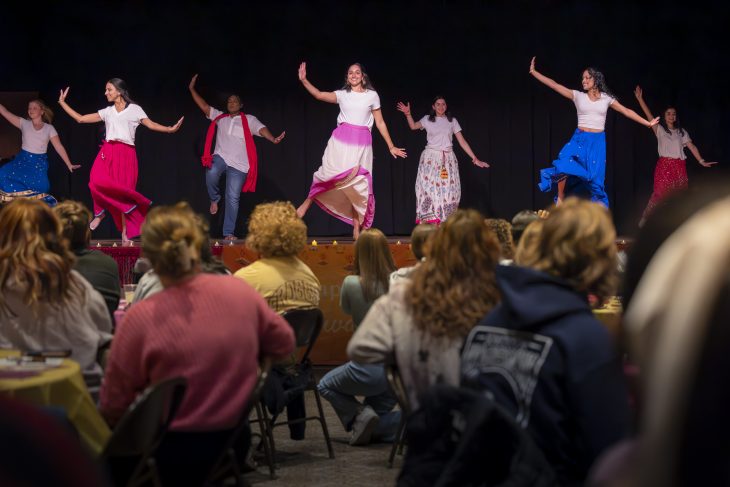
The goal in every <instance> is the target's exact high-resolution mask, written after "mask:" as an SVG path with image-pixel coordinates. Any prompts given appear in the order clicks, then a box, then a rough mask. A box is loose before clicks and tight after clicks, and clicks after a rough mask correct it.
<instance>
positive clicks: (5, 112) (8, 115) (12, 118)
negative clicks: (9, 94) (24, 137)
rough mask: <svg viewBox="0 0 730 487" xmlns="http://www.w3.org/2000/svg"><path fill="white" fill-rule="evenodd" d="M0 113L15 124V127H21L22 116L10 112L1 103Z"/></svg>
mask: <svg viewBox="0 0 730 487" xmlns="http://www.w3.org/2000/svg"><path fill="white" fill-rule="evenodd" d="M0 115H2V116H3V118H5V120H7V121H8V122H10V123H11V124H13V125H14V126H15V128H18V129H19V128H20V117H19V116H17V115H15V114H14V113H10V112H9V111H8V109H7V108H5V107H4V106H3V105H0Z"/></svg>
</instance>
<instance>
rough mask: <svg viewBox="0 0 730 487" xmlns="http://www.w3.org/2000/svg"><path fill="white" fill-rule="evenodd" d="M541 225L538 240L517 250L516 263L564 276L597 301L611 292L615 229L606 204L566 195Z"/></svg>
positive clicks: (614, 284)
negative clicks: (527, 247)
mask: <svg viewBox="0 0 730 487" xmlns="http://www.w3.org/2000/svg"><path fill="white" fill-rule="evenodd" d="M532 225H534V223H532V224H530V226H529V227H528V229H529V228H531V227H532ZM541 226H542V228H541V231H540V234H539V237H538V240H539V242H538V243H537V244H536V245H534V246H532V245H531V246H530V251H529V252H523V253H522V254H520V259H519V264H520V265H524V266H527V267H532V268H533V269H537V270H539V271H543V272H547V273H548V274H552V275H554V276H558V277H560V278H562V279H565V280H566V281H568V282H569V283H570V285H571V286H572V287H573V289H575V290H576V291H578V292H581V293H586V294H588V293H591V294H594V295H596V296H597V297H598V299H599V302H604V301H605V299H606V298H607V297H609V296H611V295H612V294H613V293H614V292H615V290H616V284H617V276H616V253H617V249H616V230H615V229H614V226H613V222H612V221H611V216H610V215H609V213H608V210H607V209H606V208H604V207H603V206H601V205H599V204H598V203H592V202H590V201H586V200H581V199H578V198H574V197H573V198H567V199H566V200H565V201H563V203H562V204H561V205H560V206H558V207H557V208H556V209H555V210H554V211H552V212H550V216H549V217H548V218H547V219H545V220H543V222H542V225H541ZM522 239H523V240H524V239H525V236H524V235H523V236H522Z"/></svg>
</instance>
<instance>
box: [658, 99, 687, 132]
mask: <svg viewBox="0 0 730 487" xmlns="http://www.w3.org/2000/svg"><path fill="white" fill-rule="evenodd" d="M667 110H674V113H677V108H676V107H674V106H672V105H669V106H668V107H666V108H665V109H664V111H662V116H661V117H659V125H661V126H662V128H663V129H664V131H665V132H666V133H668V134H669V135H672V131H671V130H669V126H668V125H667V121H666V120H665V119H664V117H665V114H666V113H667ZM674 128H675V129H677V132H679V135H680V136H682V137H684V128H683V127H682V124H681V123H679V117H676V118H675V119H674Z"/></svg>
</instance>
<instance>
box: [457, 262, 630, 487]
mask: <svg viewBox="0 0 730 487" xmlns="http://www.w3.org/2000/svg"><path fill="white" fill-rule="evenodd" d="M497 284H498V286H499V288H500V291H501V292H502V302H501V303H500V304H499V305H497V307H495V309H494V310H492V312H491V313H489V314H488V315H487V316H486V317H485V318H484V319H483V320H482V321H481V322H480V323H479V325H477V326H476V327H475V328H474V329H473V330H472V331H471V333H470V334H469V336H468V338H467V340H466V343H465V345H464V350H463V353H462V363H461V371H462V384H463V385H465V386H467V387H473V388H477V389H480V390H483V391H484V392H485V393H486V394H487V395H488V396H490V397H492V398H493V399H494V400H495V401H497V402H498V403H499V404H501V405H502V406H504V407H506V408H507V409H508V410H509V411H511V412H512V413H513V414H514V416H515V420H516V421H517V423H518V424H520V425H521V426H522V427H523V428H525V429H527V431H528V432H529V433H531V436H532V437H533V439H534V440H535V442H536V443H537V445H538V446H539V447H540V448H541V449H542V450H543V452H544V453H545V456H546V458H547V459H548V461H549V462H550V463H551V464H552V466H553V468H554V469H555V471H556V474H557V476H558V479H559V481H560V483H561V484H562V485H580V484H582V483H583V481H584V479H585V478H586V475H587V473H588V469H589V467H590V466H591V464H592V463H593V462H594V460H595V459H596V457H597V456H598V455H599V454H600V453H601V452H603V451H604V450H605V449H606V448H607V447H609V446H611V445H612V444H614V443H616V442H617V441H619V440H621V439H622V438H625V437H626V435H627V434H628V433H629V427H630V419H629V406H628V395H627V390H626V387H625V384H624V382H623V377H622V375H621V368H620V365H619V360H617V357H616V355H615V352H614V348H613V344H612V342H611V337H610V335H609V333H608V330H606V328H605V327H604V326H603V325H602V324H601V323H600V322H599V321H598V320H597V319H596V318H594V316H593V313H592V311H591V309H590V307H589V305H588V300H587V297H586V296H585V295H582V294H580V293H578V292H576V291H575V290H573V288H572V287H571V286H570V284H569V283H568V282H566V281H564V280H562V279H560V278H558V277H554V276H551V275H549V274H546V273H544V272H540V271H536V270H534V269H527V268H523V267H516V266H498V268H497Z"/></svg>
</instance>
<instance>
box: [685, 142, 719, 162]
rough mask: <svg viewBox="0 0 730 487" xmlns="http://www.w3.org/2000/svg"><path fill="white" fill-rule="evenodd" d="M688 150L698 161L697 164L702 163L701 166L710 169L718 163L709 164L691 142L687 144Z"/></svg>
mask: <svg viewBox="0 0 730 487" xmlns="http://www.w3.org/2000/svg"><path fill="white" fill-rule="evenodd" d="M687 148H688V149H689V151H690V152H691V153H692V155H693V156H695V159H697V162H699V163H700V166H704V167H710V166H714V165H715V164H717V162H707V161H706V160H704V159H703V158H702V156H701V155H700V150H699V149H698V148H697V146H696V145H694V144H693V143H692V142H691V141H690V142H687Z"/></svg>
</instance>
